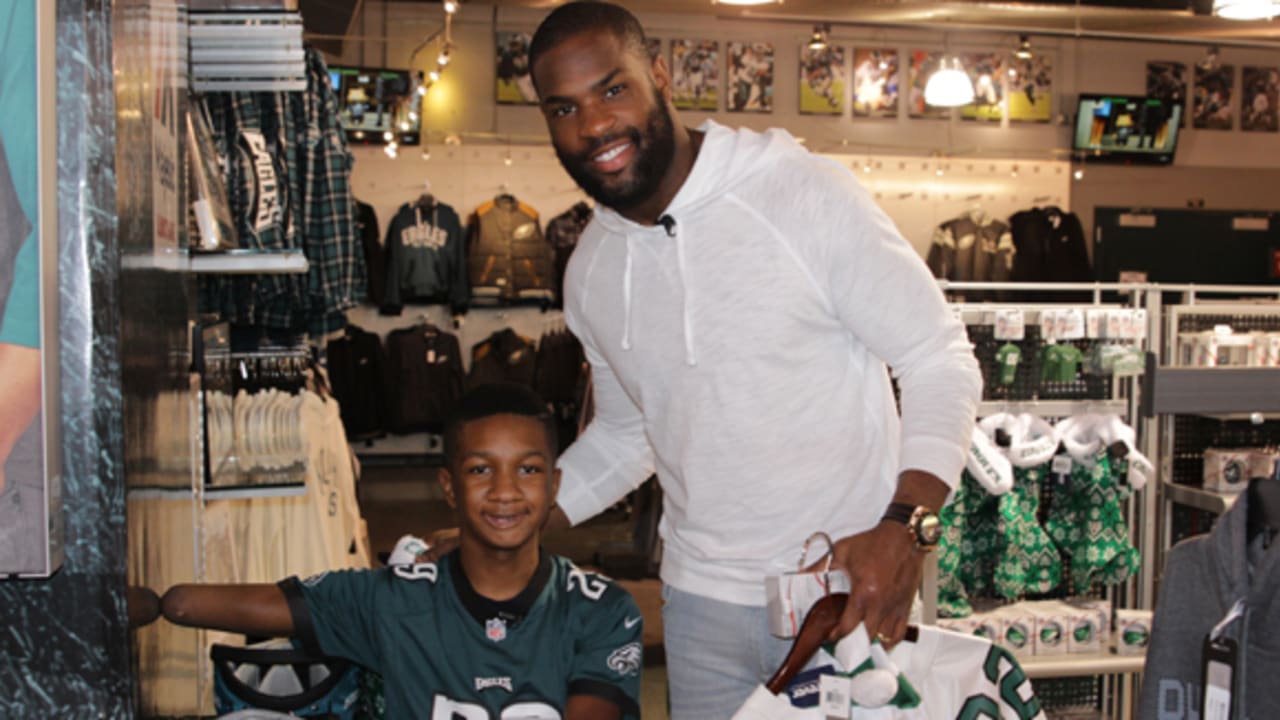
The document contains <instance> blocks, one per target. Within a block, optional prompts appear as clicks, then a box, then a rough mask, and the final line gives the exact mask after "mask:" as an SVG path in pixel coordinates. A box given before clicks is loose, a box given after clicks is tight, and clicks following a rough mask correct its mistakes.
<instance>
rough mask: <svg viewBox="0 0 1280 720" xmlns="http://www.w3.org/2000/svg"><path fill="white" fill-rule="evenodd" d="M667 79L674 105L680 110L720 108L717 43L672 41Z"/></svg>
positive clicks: (707, 41)
mask: <svg viewBox="0 0 1280 720" xmlns="http://www.w3.org/2000/svg"><path fill="white" fill-rule="evenodd" d="M671 80H672V85H674V86H675V88H674V89H675V105H676V107H677V108H680V109H681V110H716V109H718V108H719V107H720V98H719V95H718V94H717V93H718V90H717V89H718V88H719V87H720V43H719V42H717V41H715V40H672V41H671Z"/></svg>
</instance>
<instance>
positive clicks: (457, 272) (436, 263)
mask: <svg viewBox="0 0 1280 720" xmlns="http://www.w3.org/2000/svg"><path fill="white" fill-rule="evenodd" d="M386 246H387V271H386V272H387V281H386V286H387V291H386V297H385V299H384V301H383V303H382V308H381V310H382V313H383V314H384V315H399V314H400V310H401V307H402V306H403V305H404V304H405V303H442V304H443V303H447V304H448V305H449V309H450V311H451V312H453V314H455V315H456V314H459V313H462V312H465V311H466V309H467V294H468V293H467V263H466V244H465V238H464V237H463V235H462V223H461V221H459V220H458V213H457V212H455V211H454V209H453V208H452V207H451V206H449V205H446V204H445V203H442V202H439V201H438V200H436V199H434V198H431V199H429V200H427V201H425V202H423V201H419V202H413V203H405V204H404V205H401V206H400V209H399V210H398V211H397V212H396V215H395V217H393V218H392V219H391V222H390V224H388V225H387V243H386Z"/></svg>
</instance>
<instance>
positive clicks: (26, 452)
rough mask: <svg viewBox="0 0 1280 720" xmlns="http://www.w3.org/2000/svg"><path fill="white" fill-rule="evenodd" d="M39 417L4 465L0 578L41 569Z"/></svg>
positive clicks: (42, 520)
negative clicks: (0, 576)
mask: <svg viewBox="0 0 1280 720" xmlns="http://www.w3.org/2000/svg"><path fill="white" fill-rule="evenodd" d="M41 425H42V423H41V422H40V415H39V414H37V415H36V417H35V419H34V420H32V421H31V425H30V426H29V427H27V429H26V431H24V432H23V433H22V436H21V437H19V438H18V442H17V443H15V444H14V446H13V452H11V453H9V459H8V461H7V462H5V465H4V477H5V486H4V490H2V491H0V575H4V574H11V573H29V572H37V571H43V570H44V569H45V554H46V553H47V552H48V545H47V542H46V541H47V535H48V532H49V530H48V528H47V527H45V526H44V523H45V515H46V514H47V513H48V509H47V501H46V499H45V490H44V457H43V454H42V453H41V449H40V428H41Z"/></svg>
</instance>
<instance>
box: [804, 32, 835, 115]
mask: <svg viewBox="0 0 1280 720" xmlns="http://www.w3.org/2000/svg"><path fill="white" fill-rule="evenodd" d="M846 77H847V74H846V71H845V67H844V48H842V47H837V46H835V45H828V46H827V47H825V48H822V49H821V50H814V49H811V48H809V47H807V46H802V47H801V48H800V112H801V113H804V114H806V115H843V114H844V89H845V84H846Z"/></svg>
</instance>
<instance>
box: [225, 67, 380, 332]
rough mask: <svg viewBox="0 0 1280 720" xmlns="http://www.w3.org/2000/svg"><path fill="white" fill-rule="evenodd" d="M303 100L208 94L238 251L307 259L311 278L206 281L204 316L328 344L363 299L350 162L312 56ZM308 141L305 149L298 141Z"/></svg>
mask: <svg viewBox="0 0 1280 720" xmlns="http://www.w3.org/2000/svg"><path fill="white" fill-rule="evenodd" d="M306 65H307V89H306V90H305V91H301V92H288V93H263V92H253V93H251V92H234V93H232V92H219V93H208V94H206V95H205V96H204V99H203V102H204V104H205V106H206V107H207V108H208V112H209V115H210V119H211V123H210V125H211V127H212V129H213V131H214V136H215V140H216V141H217V143H218V147H219V152H220V154H221V155H222V157H223V158H224V159H225V160H226V168H227V189H228V200H229V202H230V205H231V210H232V216H233V218H234V219H235V222H236V229H237V231H238V233H239V236H240V241H241V243H242V244H243V245H244V246H245V247H247V248H251V249H259V250H269V251H271V250H289V249H301V250H302V251H303V253H304V254H305V256H306V258H307V262H308V266H309V269H308V271H307V273H306V274H305V275H294V274H277V275H246V276H242V277H236V278H221V277H208V276H204V277H200V278H199V280H200V286H201V307H202V309H205V310H207V311H211V312H216V313H219V314H221V315H222V316H223V317H224V318H226V319H228V320H230V321H231V322H232V323H234V324H237V325H248V326H258V327H263V328H267V329H272V330H286V331H290V332H297V333H301V332H306V333H309V334H311V335H313V336H323V335H326V334H328V333H330V332H332V331H334V330H339V329H341V328H342V327H344V326H345V325H346V315H345V311H346V310H347V309H348V308H350V307H352V306H354V305H355V304H356V302H357V300H358V299H359V298H360V297H361V296H363V295H364V293H365V284H364V283H365V271H364V270H363V265H364V254H363V250H362V249H361V248H360V247H359V239H358V238H357V236H356V227H355V218H354V213H355V201H354V199H353V197H352V195H351V158H350V155H349V154H348V152H347V145H346V139H345V136H344V134H343V131H342V128H341V126H340V125H339V122H338V102H337V97H336V96H335V95H334V92H333V88H332V86H331V85H330V84H329V73H328V69H327V67H326V66H325V63H324V60H323V59H322V58H321V57H320V55H319V53H318V52H316V51H315V50H314V49H313V48H307V50H306ZM300 139H302V140H300Z"/></svg>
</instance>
